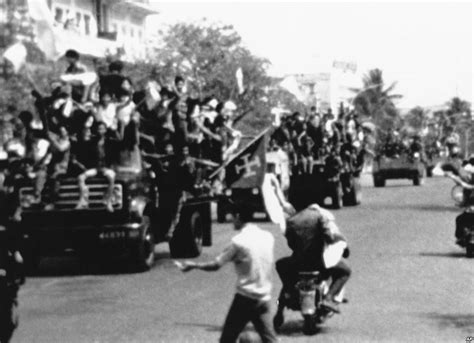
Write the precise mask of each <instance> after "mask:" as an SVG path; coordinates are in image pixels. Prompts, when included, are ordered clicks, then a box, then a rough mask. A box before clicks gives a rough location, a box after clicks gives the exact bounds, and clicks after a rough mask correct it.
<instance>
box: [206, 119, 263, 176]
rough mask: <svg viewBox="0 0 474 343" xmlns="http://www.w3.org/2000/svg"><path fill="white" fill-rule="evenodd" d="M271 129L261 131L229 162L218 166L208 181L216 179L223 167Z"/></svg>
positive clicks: (231, 160)
mask: <svg viewBox="0 0 474 343" xmlns="http://www.w3.org/2000/svg"><path fill="white" fill-rule="evenodd" d="M271 128H272V127H271V126H269V127H267V128H266V129H265V130H263V131H262V132H260V133H259V134H258V135H257V136H256V137H255V138H254V139H252V141H250V143H248V144H247V145H246V146H245V147H244V148H243V149H241V150H240V151H239V152H238V153H236V154H235V155H234V157H232V158H231V159H230V160H229V161H227V162H225V163H224V164H223V165H222V166H220V167H219V168H218V169H216V170H215V171H214V172H213V173H212V174H211V175H209V179H213V178H214V177H216V176H217V175H219V173H220V172H221V170H223V169H224V168H225V167H227V166H228V165H229V164H230V163H231V162H233V161H234V160H235V159H236V158H237V157H238V156H239V155H240V153H241V152H242V151H244V150H245V149H247V148H248V147H249V146H251V145H252V144H253V143H255V142H256V141H258V140H259V139H260V138H262V136H264V135H265V134H266V133H267V132H268V131H269V130H270V129H271Z"/></svg>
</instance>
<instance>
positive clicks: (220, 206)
mask: <svg viewBox="0 0 474 343" xmlns="http://www.w3.org/2000/svg"><path fill="white" fill-rule="evenodd" d="M226 220H227V211H226V206H225V204H224V202H223V201H222V200H221V201H218V202H217V222H218V223H221V224H222V223H225V222H226Z"/></svg>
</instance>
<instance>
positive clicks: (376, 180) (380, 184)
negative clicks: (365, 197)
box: [374, 174, 385, 188]
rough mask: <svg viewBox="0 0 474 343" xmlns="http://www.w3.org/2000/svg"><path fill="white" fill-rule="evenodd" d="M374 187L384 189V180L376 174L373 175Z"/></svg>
mask: <svg viewBox="0 0 474 343" xmlns="http://www.w3.org/2000/svg"><path fill="white" fill-rule="evenodd" d="M374 187H377V188H378V187H385V179H384V178H383V177H382V176H380V175H378V174H374Z"/></svg>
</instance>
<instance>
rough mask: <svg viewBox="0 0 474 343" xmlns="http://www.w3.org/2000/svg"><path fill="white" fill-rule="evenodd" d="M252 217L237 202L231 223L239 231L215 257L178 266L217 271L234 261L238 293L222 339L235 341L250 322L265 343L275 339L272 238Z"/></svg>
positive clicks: (229, 342)
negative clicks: (251, 222) (272, 295)
mask: <svg viewBox="0 0 474 343" xmlns="http://www.w3.org/2000/svg"><path fill="white" fill-rule="evenodd" d="M251 218H252V214H251V211H250V209H249V208H248V207H247V206H244V205H241V206H239V207H238V208H237V209H236V211H235V216H234V226H235V229H236V230H239V231H240V232H239V234H237V235H236V236H235V237H234V238H232V241H231V243H230V244H229V245H228V246H227V247H226V248H225V249H224V251H223V252H222V253H221V254H220V255H219V256H217V257H216V259H215V260H214V261H210V262H193V261H186V262H184V263H183V265H182V266H181V268H182V270H183V271H189V270H191V269H201V270H205V271H216V270H218V269H220V268H221V267H222V266H223V265H224V264H225V263H227V262H230V261H232V262H234V264H235V270H236V273H237V277H238V281H237V293H236V295H235V298H234V301H233V302H232V305H231V307H230V310H229V313H228V314H227V318H226V320H225V324H224V328H223V331H222V335H221V338H220V342H221V343H234V342H236V341H237V339H238V337H239V335H240V333H241V332H242V331H243V330H244V328H245V326H246V325H247V323H248V322H252V323H253V325H254V327H255V330H256V331H257V332H258V334H259V335H260V337H261V339H262V341H263V342H264V343H268V342H277V338H276V334H275V331H274V329H273V325H272V320H271V313H270V300H271V290H272V282H271V275H272V268H273V246H274V239H273V236H272V235H271V234H270V233H269V232H266V231H263V230H262V229H260V228H259V227H258V226H256V225H254V224H250V223H249V222H250V220H251Z"/></svg>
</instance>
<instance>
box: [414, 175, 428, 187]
mask: <svg viewBox="0 0 474 343" xmlns="http://www.w3.org/2000/svg"><path fill="white" fill-rule="evenodd" d="M424 181H425V178H424V172H423V173H422V174H420V173H416V174H415V176H414V177H413V185H414V186H422V185H423V184H424V183H425V182H424Z"/></svg>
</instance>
